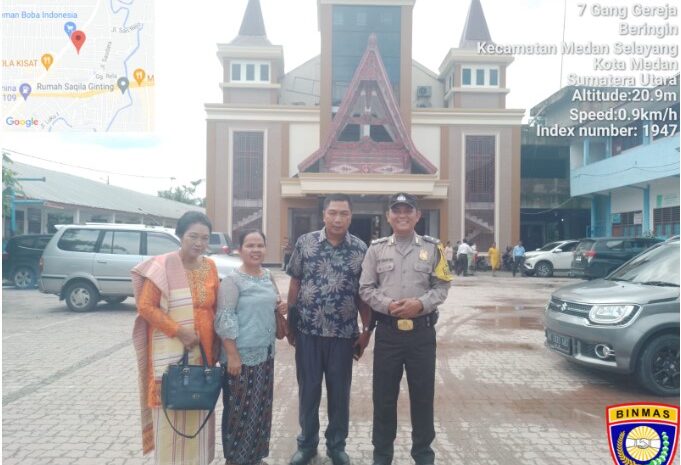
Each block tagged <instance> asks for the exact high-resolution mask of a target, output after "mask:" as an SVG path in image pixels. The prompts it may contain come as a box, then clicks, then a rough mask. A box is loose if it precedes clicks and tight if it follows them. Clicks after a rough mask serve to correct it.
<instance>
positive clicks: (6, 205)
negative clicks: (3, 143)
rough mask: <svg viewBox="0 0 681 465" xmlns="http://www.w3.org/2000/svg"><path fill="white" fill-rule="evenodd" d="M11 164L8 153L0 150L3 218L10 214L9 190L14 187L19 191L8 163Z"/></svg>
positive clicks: (14, 173)
mask: <svg viewBox="0 0 681 465" xmlns="http://www.w3.org/2000/svg"><path fill="white" fill-rule="evenodd" d="M11 164H12V160H11V159H10V158H9V155H8V154H7V153H5V152H2V216H3V218H5V217H8V216H9V215H10V194H11V190H12V189H14V191H15V193H16V192H19V193H20V192H21V186H20V185H19V183H18V182H17V179H16V174H17V173H16V172H14V171H13V170H12V169H11V168H10V167H9V165H11Z"/></svg>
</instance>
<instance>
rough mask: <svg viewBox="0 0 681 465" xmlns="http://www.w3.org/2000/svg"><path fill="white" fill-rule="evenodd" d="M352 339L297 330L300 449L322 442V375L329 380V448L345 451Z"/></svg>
mask: <svg viewBox="0 0 681 465" xmlns="http://www.w3.org/2000/svg"><path fill="white" fill-rule="evenodd" d="M353 343H354V340H353V339H344V338H337V337H321V336H311V335H308V334H302V333H301V332H300V331H296V377H297V378H298V422H299V423H300V434H299V435H298V449H300V450H311V449H316V448H317V445H318V444H319V403H320V402H321V399H322V378H325V379H326V395H327V399H328V414H329V426H328V427H327V428H326V433H325V436H326V447H327V449H328V450H330V451H344V450H345V440H346V439H347V437H348V429H349V424H350V385H351V383H352V360H353V359H352V345H353Z"/></svg>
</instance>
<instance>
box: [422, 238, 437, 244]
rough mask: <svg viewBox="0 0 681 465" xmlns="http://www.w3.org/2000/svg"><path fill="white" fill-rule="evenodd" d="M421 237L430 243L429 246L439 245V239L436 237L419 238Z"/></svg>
mask: <svg viewBox="0 0 681 465" xmlns="http://www.w3.org/2000/svg"><path fill="white" fill-rule="evenodd" d="M421 237H423V240H424V241H426V242H430V243H431V244H439V243H440V239H438V238H437V237H430V236H421Z"/></svg>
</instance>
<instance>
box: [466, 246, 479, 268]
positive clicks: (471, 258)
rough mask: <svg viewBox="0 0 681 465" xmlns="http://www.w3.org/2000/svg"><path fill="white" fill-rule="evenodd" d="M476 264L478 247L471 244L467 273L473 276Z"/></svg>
mask: <svg viewBox="0 0 681 465" xmlns="http://www.w3.org/2000/svg"><path fill="white" fill-rule="evenodd" d="M477 263H478V246H477V244H476V243H475V242H473V243H472V244H471V250H470V252H469V253H468V272H469V273H470V274H475V271H476V270H477Z"/></svg>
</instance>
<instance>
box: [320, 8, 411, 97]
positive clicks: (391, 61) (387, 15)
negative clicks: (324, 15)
mask: <svg viewBox="0 0 681 465" xmlns="http://www.w3.org/2000/svg"><path fill="white" fill-rule="evenodd" d="M332 8H333V9H332V17H333V26H332V29H333V30H332V36H331V95H332V97H331V98H332V106H340V104H341V102H342V100H343V99H344V98H345V93H346V90H347V85H348V83H350V82H351V81H352V77H353V76H354V74H355V71H356V70H357V65H359V62H360V60H361V58H362V56H363V55H364V52H365V51H366V48H367V43H368V39H369V35H370V34H372V33H375V34H376V37H377V41H378V48H379V50H380V53H381V60H383V65H384V66H385V70H386V72H387V74H388V80H389V81H390V85H391V87H392V91H393V94H394V96H395V99H396V100H397V101H398V104H399V98H400V95H399V88H400V60H401V56H400V51H401V45H402V44H401V42H402V36H401V21H400V19H401V8H400V7H399V6H373V5H371V6H369V5H334V6H333V7H332Z"/></svg>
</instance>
